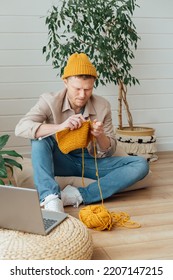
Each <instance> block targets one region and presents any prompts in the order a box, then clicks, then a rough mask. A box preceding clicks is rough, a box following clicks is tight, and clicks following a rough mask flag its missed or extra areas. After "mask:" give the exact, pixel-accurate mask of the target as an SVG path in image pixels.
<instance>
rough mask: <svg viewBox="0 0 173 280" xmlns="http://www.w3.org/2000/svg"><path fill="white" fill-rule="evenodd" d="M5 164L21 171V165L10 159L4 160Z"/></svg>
mask: <svg viewBox="0 0 173 280" xmlns="http://www.w3.org/2000/svg"><path fill="white" fill-rule="evenodd" d="M4 161H5V163H7V164H10V165H11V166H16V167H17V168H20V170H22V165H21V164H20V163H18V162H17V161H15V160H14V159H11V158H4Z"/></svg>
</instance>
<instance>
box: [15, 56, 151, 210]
mask: <svg viewBox="0 0 173 280" xmlns="http://www.w3.org/2000/svg"><path fill="white" fill-rule="evenodd" d="M62 78H63V81H64V85H65V89H64V90H63V91H61V92H59V93H45V94H42V95H41V96H40V99H39V101H38V102H37V103H36V105H35V106H34V107H33V108H32V109H31V110H30V111H29V112H28V113H27V114H26V115H25V116H24V117H23V118H22V119H21V120H20V121H19V123H18V124H17V126H16V129H15V133H16V135H17V136H22V137H26V138H30V139H31V145H32V165H33V170H34V182H35V187H36V188H37V190H38V193H39V196H40V205H41V206H44V207H45V208H46V209H49V210H53V211H64V208H63V207H64V206H66V205H74V206H78V205H80V204H81V203H84V204H91V203H94V202H97V201H100V199H101V198H100V192H99V188H98V183H97V181H96V182H93V183H91V184H89V185H88V186H87V187H85V188H83V187H79V188H78V189H77V188H75V187H73V186H69V185H68V186H66V187H65V189H64V190H63V191H61V190H60V187H59V185H58V183H57V182H56V181H55V179H54V177H55V176H81V174H82V168H83V165H82V151H81V149H77V150H74V151H72V152H70V153H68V154H63V153H62V152H61V151H60V149H59V147H58V144H57V142H56V140H55V137H54V136H52V135H53V134H55V132H57V131H61V130H63V129H65V128H69V129H70V130H75V129H78V128H80V127H81V126H82V123H83V122H85V121H86V120H91V121H92V128H91V134H92V135H93V136H94V137H95V139H96V143H97V164H98V170H99V176H100V185H101V189H102V195H103V199H106V198H108V197H110V196H111V195H113V194H115V193H117V192H119V191H121V190H123V189H125V188H127V187H129V186H130V185H132V184H134V183H135V182H137V181H139V180H141V179H142V178H144V177H145V176H146V175H147V174H148V171H149V166H148V163H147V161H146V160H145V159H144V158H142V157H137V156H134V157H133V156H127V157H111V156H112V155H113V154H114V152H115V150H116V144H117V143H116V139H115V135H114V127H113V124H112V117H111V107H110V104H109V102H108V101H107V100H106V99H104V98H103V97H100V96H97V95H94V94H92V92H93V87H94V82H95V79H96V78H97V72H96V69H95V67H94V65H93V64H92V63H91V62H90V60H89V58H88V57H87V55H85V54H84V53H80V54H78V53H74V54H72V55H71V56H70V57H69V59H68V62H67V65H66V67H65V68H64V74H63V76H62ZM84 158H85V171H84V172H85V177H88V178H92V179H97V177H96V169H95V161H94V147H93V142H92V141H91V142H90V143H89V145H88V147H87V148H86V149H85V151H84Z"/></svg>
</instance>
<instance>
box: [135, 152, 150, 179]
mask: <svg viewBox="0 0 173 280" xmlns="http://www.w3.org/2000/svg"><path fill="white" fill-rule="evenodd" d="M138 160H139V163H140V165H141V168H142V171H143V174H144V176H146V175H147V174H148V172H149V163H148V161H147V160H146V159H145V158H144V157H142V156H138Z"/></svg>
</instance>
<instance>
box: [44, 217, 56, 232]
mask: <svg viewBox="0 0 173 280" xmlns="http://www.w3.org/2000/svg"><path fill="white" fill-rule="evenodd" d="M43 223H44V228H45V230H47V229H49V228H50V227H51V226H52V225H53V224H55V223H56V220H52V219H46V218H43Z"/></svg>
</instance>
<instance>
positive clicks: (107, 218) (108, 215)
mask: <svg viewBox="0 0 173 280" xmlns="http://www.w3.org/2000/svg"><path fill="white" fill-rule="evenodd" d="M92 141H93V147H94V160H95V168H96V177H97V183H98V188H99V192H100V197H101V202H102V205H88V206H86V207H84V208H82V209H81V210H80V211H79V219H80V220H81V221H82V222H83V223H84V224H85V225H86V226H87V227H88V228H92V229H95V230H98V231H102V230H111V229H112V227H115V226H116V227H126V228H139V227H141V225H140V224H139V223H137V222H134V221H132V220H131V219H130V216H129V215H128V214H127V213H125V212H118V213H115V212H109V211H108V210H107V209H106V207H105V206H104V201H103V194H102V189H101V185H100V177H99V170H98V164H97V149H96V139H95V137H94V136H93V139H92ZM83 180H84V151H83V150H82V182H83Z"/></svg>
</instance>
